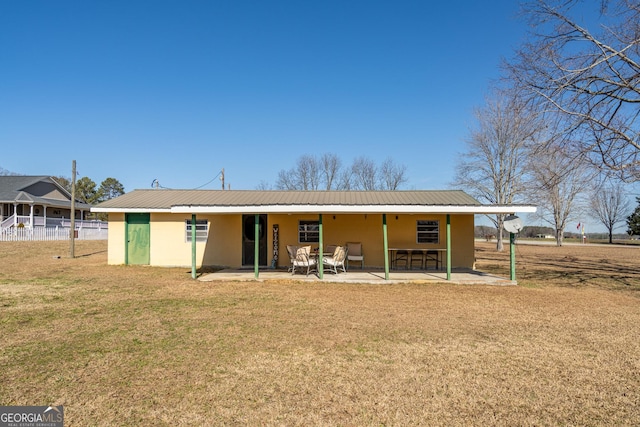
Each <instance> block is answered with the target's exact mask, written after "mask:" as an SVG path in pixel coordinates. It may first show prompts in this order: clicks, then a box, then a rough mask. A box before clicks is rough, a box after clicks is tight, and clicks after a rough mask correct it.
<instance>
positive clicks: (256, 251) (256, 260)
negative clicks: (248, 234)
mask: <svg viewBox="0 0 640 427" xmlns="http://www.w3.org/2000/svg"><path fill="white" fill-rule="evenodd" d="M253 239H254V245H253V275H254V276H255V278H256V279H257V278H258V270H259V264H260V215H258V214H256V216H255V224H254V227H253Z"/></svg>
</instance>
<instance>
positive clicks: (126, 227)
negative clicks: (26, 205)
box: [16, 213, 129, 265]
mask: <svg viewBox="0 0 640 427" xmlns="http://www.w3.org/2000/svg"><path fill="white" fill-rule="evenodd" d="M16 217H17V215H16ZM124 265H129V220H128V218H127V214H126V213H125V214H124Z"/></svg>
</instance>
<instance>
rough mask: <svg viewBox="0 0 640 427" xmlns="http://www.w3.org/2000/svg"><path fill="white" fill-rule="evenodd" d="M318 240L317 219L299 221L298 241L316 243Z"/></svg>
mask: <svg viewBox="0 0 640 427" xmlns="http://www.w3.org/2000/svg"><path fill="white" fill-rule="evenodd" d="M319 241H320V223H319V222H318V221H300V222H299V223H298V242H300V243H318V242H319Z"/></svg>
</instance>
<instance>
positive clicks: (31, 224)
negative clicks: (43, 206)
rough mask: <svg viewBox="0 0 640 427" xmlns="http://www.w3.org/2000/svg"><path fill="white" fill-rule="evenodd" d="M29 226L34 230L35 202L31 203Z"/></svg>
mask: <svg viewBox="0 0 640 427" xmlns="http://www.w3.org/2000/svg"><path fill="white" fill-rule="evenodd" d="M29 227H31V229H32V230H33V204H30V205H29Z"/></svg>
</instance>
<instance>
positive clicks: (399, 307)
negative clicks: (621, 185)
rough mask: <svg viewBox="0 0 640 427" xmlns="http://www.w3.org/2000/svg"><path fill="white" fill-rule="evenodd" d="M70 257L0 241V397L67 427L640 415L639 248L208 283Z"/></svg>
mask: <svg viewBox="0 0 640 427" xmlns="http://www.w3.org/2000/svg"><path fill="white" fill-rule="evenodd" d="M67 253H68V247H67V245H66V244H61V243H45V242H38V243H0V326H1V330H2V338H1V339H2V341H1V344H0V404H2V405H47V404H62V405H64V406H65V419H66V420H65V421H66V425H69V426H72V425H78V426H85V425H118V426H121V425H131V426H139V425H189V426H191V425H220V424H223V425H258V424H259V425H305V426H306V425H509V426H513V425H638V424H640V293H639V292H638V291H639V290H640V273H639V271H640V248H631V249H630V248H618V247H610V246H602V247H596V248H593V247H568V246H565V247H562V248H556V247H537V246H525V245H519V246H518V251H517V256H518V279H519V280H520V286H506V287H498V286H477V285H452V284H403V285H380V284H378V285H367V284H335V283H333V284H325V283H300V282H294V281H291V282H228V283H220V282H206V283H205V282H198V281H192V280H191V279H190V271H189V270H188V269H164V268H150V267H131V266H130V267H125V266H107V265H106V243H105V242H77V244H76V254H77V255H79V256H78V257H77V258H76V259H69V258H68V257H67ZM57 255H59V256H60V258H56V257H55V256H57ZM477 256H478V264H477V266H478V268H479V269H482V270H485V271H491V272H497V273H501V274H504V275H507V274H508V265H509V264H508V254H507V253H504V254H496V253H495V252H494V251H493V250H492V249H491V247H490V246H488V244H485V243H481V244H479V245H478V250H477Z"/></svg>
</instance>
